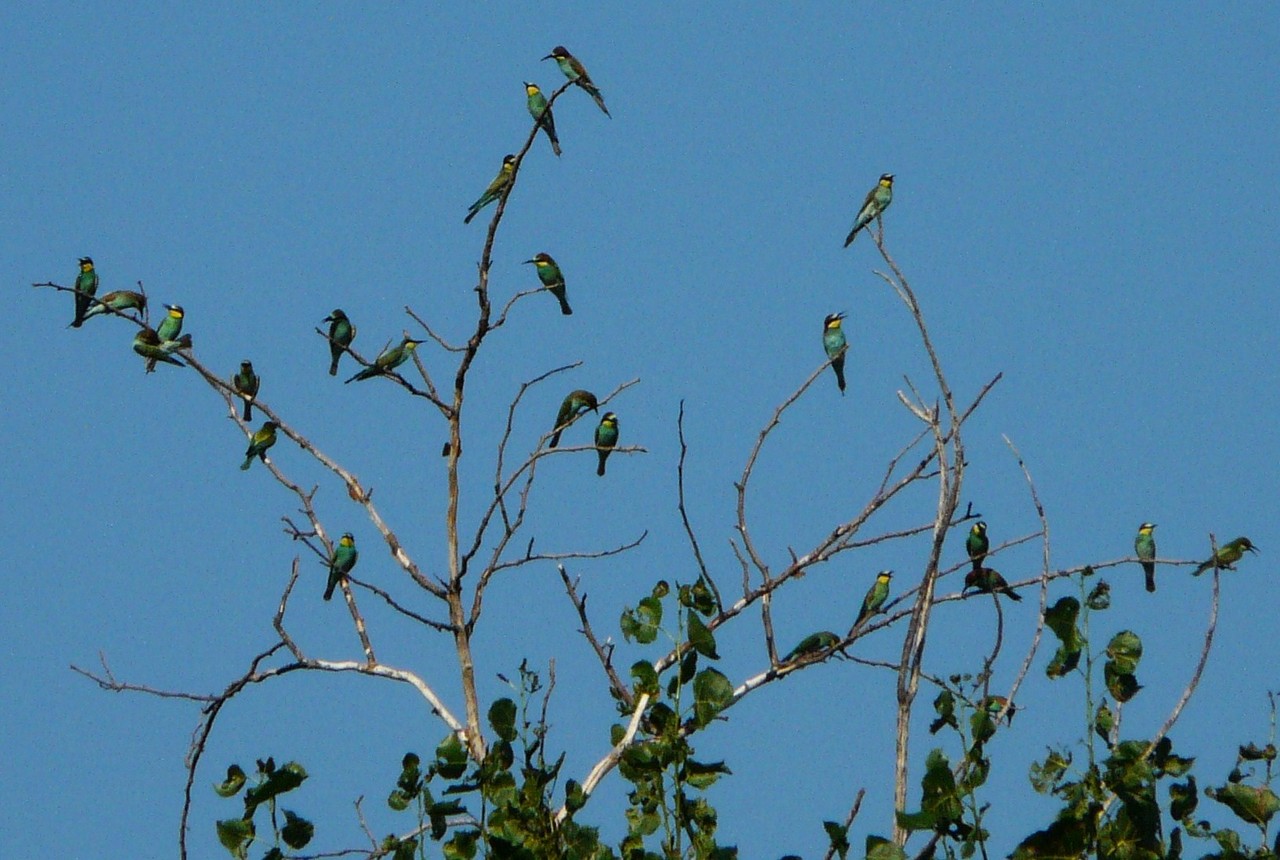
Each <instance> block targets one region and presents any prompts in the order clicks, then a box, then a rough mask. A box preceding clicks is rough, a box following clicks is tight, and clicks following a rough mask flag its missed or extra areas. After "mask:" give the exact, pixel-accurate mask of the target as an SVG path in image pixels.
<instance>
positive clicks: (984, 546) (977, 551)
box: [964, 520, 991, 571]
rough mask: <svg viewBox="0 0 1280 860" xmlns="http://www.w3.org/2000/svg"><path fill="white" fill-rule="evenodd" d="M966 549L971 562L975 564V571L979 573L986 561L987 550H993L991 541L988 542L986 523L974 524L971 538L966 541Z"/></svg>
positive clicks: (970, 531)
mask: <svg viewBox="0 0 1280 860" xmlns="http://www.w3.org/2000/svg"><path fill="white" fill-rule="evenodd" d="M964 548H965V550H966V551H968V553H969V561H971V562H973V569H974V570H975V571H977V570H978V569H979V568H981V567H982V563H983V562H984V561H986V559H987V550H988V549H990V548H991V541H989V540H987V524H986V523H984V522H982V521H981V520H979V521H978V522H976V523H974V525H973V528H971V529H969V536H968V537H967V538H965V539H964Z"/></svg>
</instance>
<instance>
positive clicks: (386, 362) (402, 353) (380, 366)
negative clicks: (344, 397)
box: [347, 337, 422, 382]
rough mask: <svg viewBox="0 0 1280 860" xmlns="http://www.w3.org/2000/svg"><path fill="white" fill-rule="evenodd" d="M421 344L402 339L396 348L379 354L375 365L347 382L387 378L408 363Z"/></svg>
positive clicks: (409, 339) (390, 348) (374, 361)
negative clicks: (380, 377) (386, 376)
mask: <svg viewBox="0 0 1280 860" xmlns="http://www.w3.org/2000/svg"><path fill="white" fill-rule="evenodd" d="M420 343H422V341H420V340H414V339H412V338H408V337H406V338H404V339H402V340H401V341H400V342H399V343H398V344H396V345H395V346H392V347H388V348H387V349H384V350H383V351H382V352H380V353H378V357H377V358H375V359H374V360H373V364H371V365H369V366H368V367H366V368H365V369H364V370H362V371H360V372H359V373H357V374H356V375H355V376H353V377H351V378H350V379H348V380H347V382H355V381H356V380H360V379H373V377H375V376H385V375H386V374H388V373H390V372H391V371H393V370H395V369H396V368H397V367H399V366H400V365H402V364H404V363H405V362H406V361H408V360H409V356H411V355H413V351H414V350H415V349H417V348H418V344H420Z"/></svg>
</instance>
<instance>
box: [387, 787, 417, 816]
mask: <svg viewBox="0 0 1280 860" xmlns="http://www.w3.org/2000/svg"><path fill="white" fill-rule="evenodd" d="M412 802H413V795H411V794H408V793H406V792H405V791H403V790H401V789H399V788H395V789H392V790H391V793H390V794H389V795H387V806H390V807H391V808H392V809H394V810H395V811H396V812H404V811H405V810H406V809H408V808H409V804H410V803H412Z"/></svg>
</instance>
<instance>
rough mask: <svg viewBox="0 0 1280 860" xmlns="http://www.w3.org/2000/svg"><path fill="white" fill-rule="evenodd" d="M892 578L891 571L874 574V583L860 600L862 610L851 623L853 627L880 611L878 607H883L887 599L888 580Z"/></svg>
mask: <svg viewBox="0 0 1280 860" xmlns="http://www.w3.org/2000/svg"><path fill="white" fill-rule="evenodd" d="M892 578H893V571H892V570H882V571H880V572H879V573H877V574H876V581H875V582H873V583H872V584H871V588H870V589H868V590H867V596H866V597H864V598H862V609H860V610H859V611H858V619H857V620H856V621H854V622H853V626H854V627H857V626H858V625H859V624H861V623H862V622H863V621H864V620H866V619H867V618H870V617H871V616H872V615H875V614H876V613H877V612H879V611H880V607H881V606H884V602H885V600H886V599H887V598H888V597H889V580H890V579H892Z"/></svg>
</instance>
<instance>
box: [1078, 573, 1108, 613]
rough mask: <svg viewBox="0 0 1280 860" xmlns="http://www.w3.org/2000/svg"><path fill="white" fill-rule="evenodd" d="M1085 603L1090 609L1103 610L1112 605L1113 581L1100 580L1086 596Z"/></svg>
mask: <svg viewBox="0 0 1280 860" xmlns="http://www.w3.org/2000/svg"><path fill="white" fill-rule="evenodd" d="M1084 602H1085V604H1086V605H1087V606H1088V607H1089V608H1090V609H1095V610H1098V611H1102V610H1104V609H1109V608H1110V607H1111V583H1109V582H1107V581H1106V580H1105V579H1100V580H1098V584H1097V585H1095V586H1094V587H1093V590H1092V591H1090V592H1089V596H1088V597H1087V598H1085V601H1084Z"/></svg>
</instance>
